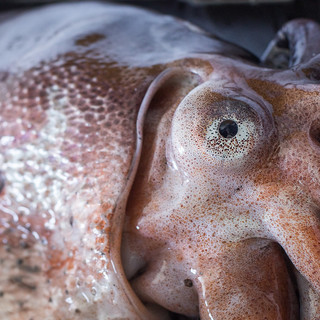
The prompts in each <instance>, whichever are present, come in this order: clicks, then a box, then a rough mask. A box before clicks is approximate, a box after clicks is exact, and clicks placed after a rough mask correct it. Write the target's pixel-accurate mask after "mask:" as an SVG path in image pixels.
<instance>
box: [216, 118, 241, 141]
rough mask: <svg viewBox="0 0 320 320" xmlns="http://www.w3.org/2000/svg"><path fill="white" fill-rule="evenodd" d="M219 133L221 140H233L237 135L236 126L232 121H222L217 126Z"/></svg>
mask: <svg viewBox="0 0 320 320" xmlns="http://www.w3.org/2000/svg"><path fill="white" fill-rule="evenodd" d="M219 133H220V135H221V136H222V137H223V138H226V139H230V138H233V137H235V136H236V135H237V133H238V125H237V123H236V122H235V121H233V120H223V121H222V122H221V123H220V125H219Z"/></svg>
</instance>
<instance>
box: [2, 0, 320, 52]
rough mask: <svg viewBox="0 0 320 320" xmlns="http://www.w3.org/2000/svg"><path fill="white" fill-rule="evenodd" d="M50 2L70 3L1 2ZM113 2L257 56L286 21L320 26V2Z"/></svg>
mask: <svg viewBox="0 0 320 320" xmlns="http://www.w3.org/2000/svg"><path fill="white" fill-rule="evenodd" d="M50 2H67V1H46V0H34V1H32V0H0V11H7V10H15V9H27V8H29V7H32V6H36V5H43V4H44V3H50ZM69 2H70V1H69ZM113 2H120V3H128V4H134V5H137V6H139V7H145V8H149V9H152V10H156V11H158V12H162V13H166V14H171V15H174V16H177V17H180V18H183V19H185V20H188V21H190V22H192V23H194V24H196V25H198V26H200V27H201V28H202V29H204V30H206V31H209V32H210V33H214V34H216V35H218V36H220V37H222V38H223V39H226V40H229V41H231V42H234V43H236V44H238V45H241V46H243V47H245V48H246V49H248V50H250V51H251V52H253V53H254V54H256V55H257V56H261V54H262V52H263V51H264V49H265V47H266V46H267V44H268V42H269V41H270V40H271V39H272V38H273V36H274V34H275V33H276V31H277V30H278V29H279V28H280V27H281V26H282V25H283V24H284V23H285V22H286V21H289V20H291V19H294V18H301V17H303V18H310V19H314V20H316V21H318V22H320V0H293V1H291V2H288V3H278V4H255V5H253V4H242V5H230V4H229V5H213V6H194V5H191V4H188V3H185V2H180V1H177V0H144V1H143V0H140V1H132V0H131V1H122V0H121V1H120V0H118V1H113ZM146 27H147V26H146ZM0 36H1V35H0Z"/></svg>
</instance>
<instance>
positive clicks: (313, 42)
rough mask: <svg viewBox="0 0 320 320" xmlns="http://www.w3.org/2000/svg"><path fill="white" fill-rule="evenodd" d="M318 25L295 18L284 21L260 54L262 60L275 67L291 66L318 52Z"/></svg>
mask: <svg viewBox="0 0 320 320" xmlns="http://www.w3.org/2000/svg"><path fill="white" fill-rule="evenodd" d="M319 43H320V26H319V24H318V23H316V22H312V21H310V20H306V19H297V20H293V21H290V22H288V23H286V24H285V25H284V26H283V27H282V28H281V29H280V30H279V31H278V33H277V34H276V36H275V38H274V40H272V41H271V42H270V44H269V46H268V47H267V49H266V50H265V52H264V54H263V55H262V58H261V60H262V62H263V63H265V64H269V65H272V66H276V67H283V68H286V67H293V66H295V65H297V64H300V63H304V62H307V61H309V60H310V59H312V58H313V57H314V56H315V55H317V54H318V53H319V52H320V44H319Z"/></svg>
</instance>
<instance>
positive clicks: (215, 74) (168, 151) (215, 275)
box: [123, 20, 320, 319]
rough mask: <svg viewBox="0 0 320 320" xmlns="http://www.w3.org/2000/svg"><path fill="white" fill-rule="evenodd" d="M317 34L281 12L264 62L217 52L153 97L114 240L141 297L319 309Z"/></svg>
mask: <svg viewBox="0 0 320 320" xmlns="http://www.w3.org/2000/svg"><path fill="white" fill-rule="evenodd" d="M293 30H295V32H293ZM307 31H309V32H307ZM311 31H312V32H311ZM295 34H296V35H298V36H299V37H300V38H299V39H297V37H295V36H294V35H295ZM303 35H304V36H303ZM311 35H312V36H311ZM319 35H320V34H319V27H318V26H317V25H316V24H313V23H310V22H305V21H301V20H299V21H295V22H292V23H289V24H287V25H286V26H285V27H284V28H283V29H282V30H281V31H280V32H279V34H278V35H277V38H276V39H275V40H274V41H273V43H272V45H271V46H270V47H269V49H268V52H267V54H266V55H265V58H264V62H265V65H266V64H270V63H271V64H272V62H273V63H274V65H272V66H271V67H272V68H270V67H268V68H267V67H265V66H264V67H262V66H259V67H257V66H254V65H252V64H248V63H245V62H241V61H240V62H239V61H235V60H232V59H228V58H225V57H219V56H215V57H214V59H213V62H212V66H213V71H212V73H211V74H210V75H209V76H208V77H207V78H206V79H203V81H202V82H199V83H198V84H197V85H195V86H194V88H193V89H191V91H190V92H189V93H188V94H187V95H186V96H185V97H184V98H183V99H182V100H181V101H180V102H179V103H177V104H172V105H170V107H168V101H163V99H162V100H161V98H159V97H158V98H157V97H155V98H154V99H153V101H152V102H151V104H150V107H149V111H148V112H149V113H148V114H147V118H146V121H145V126H144V136H145V141H144V146H143V150H142V159H141V162H140V167H139V169H138V172H137V176H136V179H135V182H134V185H133V188H132V190H131V195H130V197H129V202H128V205H127V222H126V227H125V233H124V241H123V262H124V267H125V271H126V274H127V277H128V279H129V280H130V283H131V285H132V287H133V289H134V291H135V292H136V294H137V295H138V296H139V298H140V299H141V300H142V301H143V302H144V303H145V304H146V305H147V306H149V307H150V308H155V306H161V307H162V308H164V309H166V310H169V311H170V312H173V313H177V314H182V315H185V316H186V317H188V318H189V317H190V318H193V317H199V316H200V318H201V319H231V318H232V319H262V318H263V319H297V318H299V313H300V315H301V317H304V319H313V318H312V316H314V315H317V314H319V313H318V312H319V310H320V309H319V299H318V297H319V294H320V222H319V213H320V207H319V206H320V185H319V184H320V171H319V168H320V142H319V136H320V107H319V101H320V90H319V85H318V79H319V78H318V75H319V74H318V72H317V70H318V69H317V68H318V64H319V59H320V57H319V56H318V55H317V54H318V53H319V48H317V46H316V45H314V43H315V41H314V40H316V39H317V38H318V37H319ZM279 39H280V40H281V41H282V42H281V41H280V40H279ZM284 40H285V42H286V43H287V44H288V45H287V47H286V48H285V47H284V48H280V49H281V50H282V51H281V50H280V51H279V50H278V52H280V54H275V51H276V49H279V47H281V46H282V47H283V42H284ZM317 42H318V41H317ZM318 43H319V42H318ZM277 46H278V48H277ZM272 55H273V57H272ZM281 55H282V58H283V57H285V59H286V60H285V61H286V68H285V69H283V68H282V69H276V68H275V67H276V66H275V64H277V63H278V62H277V61H280V60H281V61H282V62H283V59H282V58H281V57H280V56H281ZM275 56H277V59H278V60H277V59H275ZM279 57H280V58H281V59H280V60H279ZM169 103H170V101H169ZM161 110H162V111H161ZM154 119H157V122H155V121H154ZM155 123H156V124H155ZM298 299H300V307H298V305H299V302H298ZM298 308H300V310H298ZM163 312H164V311H163ZM163 317H164V316H163Z"/></svg>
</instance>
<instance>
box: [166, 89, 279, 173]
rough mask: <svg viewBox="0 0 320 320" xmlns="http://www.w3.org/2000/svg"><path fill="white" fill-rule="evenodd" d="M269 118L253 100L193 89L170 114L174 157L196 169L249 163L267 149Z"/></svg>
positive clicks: (257, 158) (247, 164)
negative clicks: (171, 117)
mask: <svg viewBox="0 0 320 320" xmlns="http://www.w3.org/2000/svg"><path fill="white" fill-rule="evenodd" d="M270 119H272V118H271V116H270V115H268V114H267V112H266V111H265V110H264V108H263V106H261V105H259V104H258V103H257V102H255V101H254V100H252V101H251V100H247V101H241V100H239V99H237V98H234V97H232V96H230V95H229V96H228V95H226V96H224V95H222V94H220V93H215V92H212V91H211V92H205V93H203V91H202V92H201V90H199V91H195V93H193V94H192V95H190V97H186V98H185V100H184V101H182V102H181V104H180V105H179V107H178V108H177V110H176V112H175V114H174V117H173V121H172V131H171V139H172V140H171V146H172V150H173V153H174V158H175V159H176V160H177V164H178V165H180V167H183V168H185V169H187V170H185V171H190V170H191V171H192V170H193V171H194V170H197V171H198V172H199V170H200V171H203V170H204V169H203V168H204V167H206V166H208V167H211V168H212V167H213V168H216V169H219V170H224V169H227V168H228V170H229V169H230V168H235V169H236V168H239V166H247V167H249V166H250V164H252V163H254V162H256V161H261V159H262V158H263V154H266V153H267V152H268V145H270V136H271V135H272V133H273V131H274V129H273V123H272V120H271V121H270ZM189 169H190V170H189ZM209 169H210V168H209ZM210 170H211V169H210Z"/></svg>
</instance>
